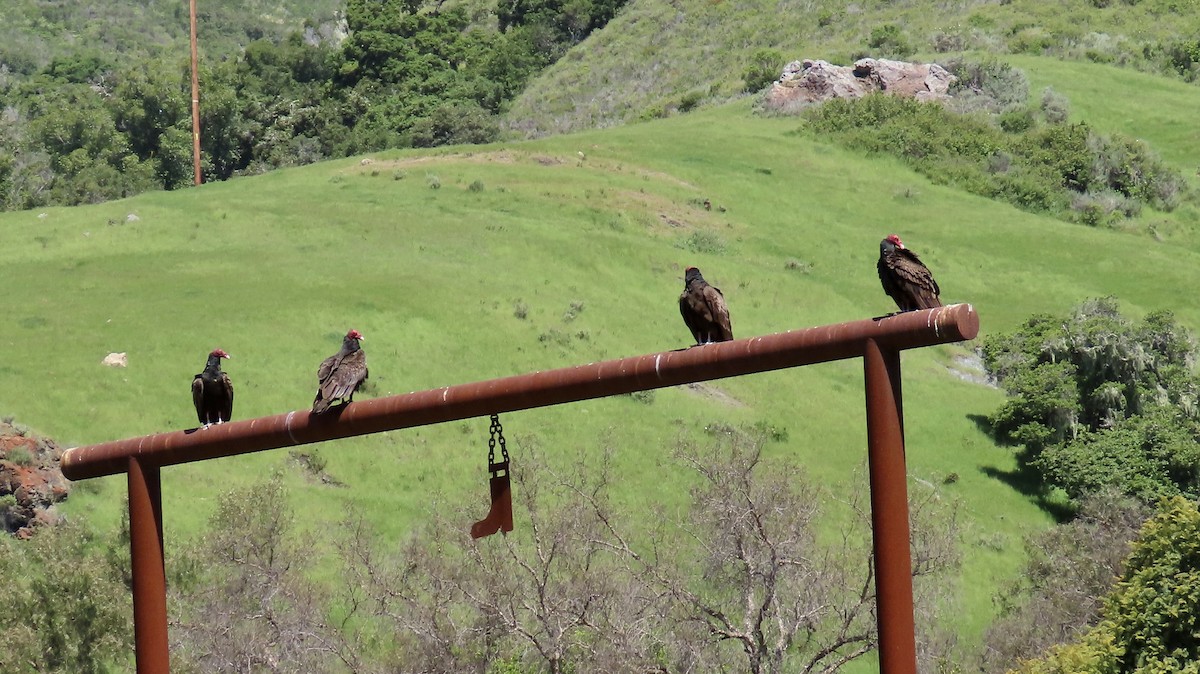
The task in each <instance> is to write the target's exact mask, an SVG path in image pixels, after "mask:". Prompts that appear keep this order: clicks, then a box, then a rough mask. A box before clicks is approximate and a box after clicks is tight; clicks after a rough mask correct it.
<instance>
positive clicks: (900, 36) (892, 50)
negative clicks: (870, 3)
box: [867, 23, 914, 59]
mask: <svg viewBox="0 0 1200 674" xmlns="http://www.w3.org/2000/svg"><path fill="white" fill-rule="evenodd" d="M867 46H868V47H870V48H871V50H872V54H873V55H874V56H878V57H883V58H896V59H903V58H908V57H909V56H912V54H913V51H914V49H913V46H912V43H910V42H909V40H908V36H906V35H905V34H904V31H903V29H901V28H900V26H898V25H896V24H894V23H885V24H883V25H882V26H876V27H875V28H874V29H872V30H871V37H870V38H868V39H867Z"/></svg>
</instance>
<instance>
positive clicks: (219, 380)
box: [192, 349, 233, 428]
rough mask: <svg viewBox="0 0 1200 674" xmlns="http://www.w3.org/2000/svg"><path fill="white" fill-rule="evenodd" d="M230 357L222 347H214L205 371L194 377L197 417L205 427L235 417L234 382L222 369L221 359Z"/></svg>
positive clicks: (193, 388) (193, 398)
mask: <svg viewBox="0 0 1200 674" xmlns="http://www.w3.org/2000/svg"><path fill="white" fill-rule="evenodd" d="M228 357H229V354H227V353H225V352H224V351H222V350H221V349H213V350H212V353H210V354H208V364H206V365H205V366H204V372H201V373H200V374H198V375H196V376H195V378H193V379H192V402H193V403H195V405H196V418H198V419H199V420H200V424H201V425H202V426H203V427H204V428H208V427H209V426H211V425H212V424H220V423H224V422H226V421H229V419H230V418H231V417H233V382H231V381H229V375H227V374H225V373H224V372H222V371H221V359H222V358H228Z"/></svg>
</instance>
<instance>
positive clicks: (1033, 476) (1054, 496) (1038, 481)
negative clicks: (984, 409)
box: [967, 414, 1076, 524]
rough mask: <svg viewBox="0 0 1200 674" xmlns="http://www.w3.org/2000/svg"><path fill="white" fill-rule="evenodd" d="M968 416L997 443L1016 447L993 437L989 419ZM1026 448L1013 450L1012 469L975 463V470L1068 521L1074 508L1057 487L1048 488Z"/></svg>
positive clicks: (1059, 521)
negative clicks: (1013, 466)
mask: <svg viewBox="0 0 1200 674" xmlns="http://www.w3.org/2000/svg"><path fill="white" fill-rule="evenodd" d="M967 418H968V419H970V420H971V421H972V422H974V423H975V425H976V426H977V427H978V428H979V430H981V431H983V432H984V433H986V434H987V435H988V436H989V437H991V438H992V439H994V440H995V441H996V442H997V444H999V445H1001V446H1007V447H1017V445H1014V444H1012V443H1008V442H1004V441H1002V440H1000V439H998V438H996V436H995V434H994V433H993V430H992V425H991V422H989V421H988V418H987V417H986V416H984V415H982V414H968V415H967ZM1032 458H1033V457H1031V456H1029V450H1028V449H1026V448H1024V447H1022V448H1021V449H1019V450H1017V467H1016V469H1015V470H1005V469H1002V468H997V467H995V466H982V465H981V466H979V472H981V473H983V474H984V475H987V476H988V477H990V478H992V479H994V480H999V481H1000V482H1003V483H1004V484H1006V485H1008V486H1009V487H1011V488H1013V489H1014V490H1016V491H1017V492H1018V493H1020V494H1023V495H1025V496H1027V497H1029V499H1030V500H1031V501H1033V502H1034V503H1035V504H1037V506H1038V507H1039V508H1041V509H1042V510H1044V511H1045V512H1046V513H1048V514H1049V515H1050V516H1051V517H1053V518H1054V519H1055V521H1057V522H1058V523H1060V524H1061V523H1063V522H1066V521H1069V520H1070V519H1072V518H1073V517H1075V514H1076V509H1075V506H1073V505H1072V504H1071V503H1070V501H1069V500H1067V499H1066V498H1064V497H1063V495H1062V494H1061V493H1060V492H1059V491H1058V490H1057V489H1052V488H1051V487H1050V486H1049V485H1047V484H1046V482H1045V480H1043V479H1042V473H1041V471H1039V470H1038V469H1037V468H1036V467H1034V466H1033V465H1031V459H1032Z"/></svg>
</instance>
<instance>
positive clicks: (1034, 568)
mask: <svg viewBox="0 0 1200 674" xmlns="http://www.w3.org/2000/svg"><path fill="white" fill-rule="evenodd" d="M1151 512H1152V511H1151V509H1150V508H1149V507H1147V506H1146V505H1145V504H1144V503H1141V502H1140V501H1137V500H1135V499H1132V498H1129V497H1126V496H1122V495H1121V494H1120V493H1118V492H1116V491H1107V492H1100V493H1096V494H1092V495H1089V496H1087V497H1085V498H1083V499H1081V504H1080V512H1079V514H1078V515H1077V516H1076V518H1075V519H1073V520H1071V521H1070V522H1068V523H1066V524H1063V525H1060V526H1057V527H1054V528H1053V529H1051V530H1049V531H1046V532H1044V533H1041V534H1039V535H1037V536H1034V537H1031V538H1030V539H1029V540H1028V541H1026V544H1025V549H1026V551H1027V552H1028V556H1029V561H1028V562H1027V563H1026V565H1025V570H1024V572H1023V573H1022V574H1021V577H1020V578H1019V579H1018V580H1017V581H1015V582H1014V583H1013V584H1012V585H1011V586H1009V587H1008V588H1006V590H1005V592H1004V594H1003V595H1002V596H1001V597H1000V598H999V599H998V603H999V605H1000V617H999V618H998V619H997V620H996V622H995V623H994V624H993V625H992V626H991V627H990V628H988V631H987V634H986V635H985V638H984V642H985V648H984V653H983V670H984V671H987V672H1005V671H1008V670H1010V669H1011V668H1012V667H1013V665H1014V664H1015V663H1017V662H1018V661H1019V660H1021V659H1030V658H1034V657H1037V656H1038V655H1040V654H1042V653H1044V652H1045V651H1046V650H1047V649H1048V648H1050V647H1051V646H1053V645H1055V644H1060V643H1067V642H1070V641H1074V640H1076V639H1078V638H1079V635H1080V634H1082V633H1083V632H1085V631H1086V630H1087V629H1088V628H1090V627H1092V626H1094V625H1095V624H1096V623H1097V622H1098V621H1099V619H1100V610H1101V608H1102V606H1103V603H1104V597H1105V596H1107V595H1108V594H1109V592H1111V591H1112V588H1113V585H1114V584H1115V583H1116V581H1117V578H1118V577H1119V576H1120V575H1121V573H1122V572H1123V570H1124V568H1125V558H1126V557H1127V556H1128V555H1129V552H1130V543H1131V542H1132V541H1133V540H1134V539H1135V538H1136V537H1137V535H1138V532H1139V531H1140V530H1141V527H1142V524H1143V523H1144V522H1145V521H1146V518H1147V517H1149V516H1150V514H1151Z"/></svg>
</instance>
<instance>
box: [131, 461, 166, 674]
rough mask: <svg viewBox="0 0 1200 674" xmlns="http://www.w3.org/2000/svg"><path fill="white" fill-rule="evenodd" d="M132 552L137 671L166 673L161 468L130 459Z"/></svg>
mask: <svg viewBox="0 0 1200 674" xmlns="http://www.w3.org/2000/svg"><path fill="white" fill-rule="evenodd" d="M128 473H129V475H128V478H129V552H130V557H131V561H132V563H133V564H132V571H133V642H134V654H135V656H136V657H137V673H138V674H166V673H167V672H169V671H171V670H170V655H169V652H168V648H167V577H166V573H165V571H164V567H163V539H162V490H161V488H160V481H159V469H158V467H157V466H146V465H144V464H143V462H142V460H141V459H139V458H137V457H130V458H129V465H128Z"/></svg>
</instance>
